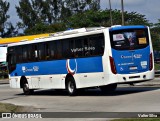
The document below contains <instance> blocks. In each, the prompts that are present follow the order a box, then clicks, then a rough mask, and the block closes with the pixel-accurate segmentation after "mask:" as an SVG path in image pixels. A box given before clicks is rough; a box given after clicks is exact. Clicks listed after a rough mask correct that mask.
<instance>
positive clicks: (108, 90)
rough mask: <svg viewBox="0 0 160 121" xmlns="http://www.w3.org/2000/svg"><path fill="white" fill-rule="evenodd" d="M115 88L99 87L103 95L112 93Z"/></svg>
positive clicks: (112, 86)
mask: <svg viewBox="0 0 160 121" xmlns="http://www.w3.org/2000/svg"><path fill="white" fill-rule="evenodd" d="M116 88H117V84H109V85H106V86H101V87H100V89H101V91H102V92H103V93H113V92H114V91H115V90H116Z"/></svg>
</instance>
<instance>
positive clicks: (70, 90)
mask: <svg viewBox="0 0 160 121" xmlns="http://www.w3.org/2000/svg"><path fill="white" fill-rule="evenodd" d="M68 89H69V92H71V93H72V92H73V91H74V84H73V83H72V82H69V83H68Z"/></svg>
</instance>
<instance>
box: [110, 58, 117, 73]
mask: <svg viewBox="0 0 160 121" xmlns="http://www.w3.org/2000/svg"><path fill="white" fill-rule="evenodd" d="M109 60H110V65H111V71H112V73H113V74H117V71H116V66H115V63H114V59H113V58H112V57H111V56H109Z"/></svg>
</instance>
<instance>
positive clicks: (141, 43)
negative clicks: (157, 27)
mask: <svg viewBox="0 0 160 121" xmlns="http://www.w3.org/2000/svg"><path fill="white" fill-rule="evenodd" d="M110 38H111V46H112V48H113V49H116V50H130V49H132V50H134V49H142V48H145V47H147V46H148V45H149V39H148V31H147V29H122V30H115V31H110Z"/></svg>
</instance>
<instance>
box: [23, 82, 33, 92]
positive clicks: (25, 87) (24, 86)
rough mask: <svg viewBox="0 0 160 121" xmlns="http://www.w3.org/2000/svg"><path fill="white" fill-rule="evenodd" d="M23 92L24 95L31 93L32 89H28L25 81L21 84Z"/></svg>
mask: <svg viewBox="0 0 160 121" xmlns="http://www.w3.org/2000/svg"><path fill="white" fill-rule="evenodd" d="M23 92H24V94H25V95H31V94H33V92H34V91H33V90H31V89H29V86H28V84H27V83H26V82H25V83H24V84H23Z"/></svg>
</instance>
